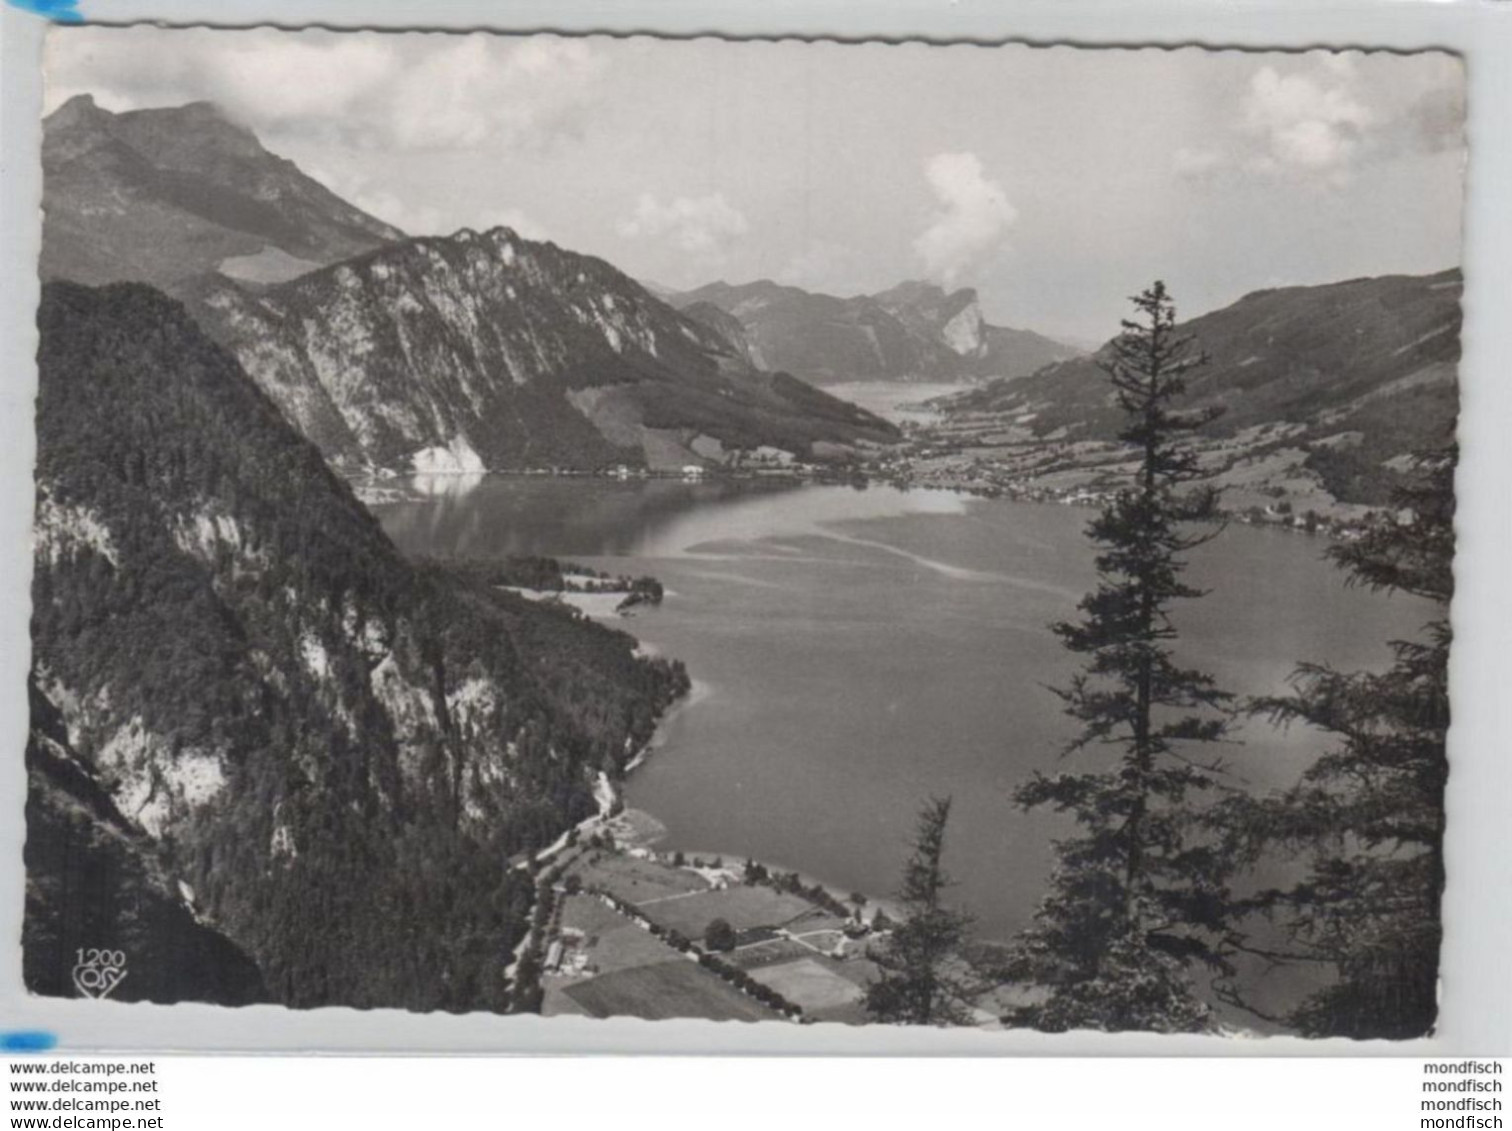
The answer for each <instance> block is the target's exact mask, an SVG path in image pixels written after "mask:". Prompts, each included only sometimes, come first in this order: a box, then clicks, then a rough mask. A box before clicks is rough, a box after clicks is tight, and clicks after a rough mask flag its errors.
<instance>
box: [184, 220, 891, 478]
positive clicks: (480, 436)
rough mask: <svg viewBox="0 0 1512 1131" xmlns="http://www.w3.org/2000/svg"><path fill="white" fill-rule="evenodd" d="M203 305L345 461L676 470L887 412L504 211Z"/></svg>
mask: <svg viewBox="0 0 1512 1131" xmlns="http://www.w3.org/2000/svg"><path fill="white" fill-rule="evenodd" d="M195 309H196V311H197V312H198V313H199V315H200V317H201V319H202V321H203V322H204V323H205V325H206V326H207V328H208V329H209V330H210V331H211V332H212V333H213V334H214V335H215V336H216V337H217V338H218V339H219V340H220V341H221V342H223V343H224V344H225V345H226V346H227V347H228V348H230V349H231V350H232V351H233V352H235V353H236V355H237V356H238V358H239V359H240V360H241V362H242V364H243V366H245V368H246V369H247V371H248V373H250V374H251V376H252V377H253V379H254V380H256V381H257V382H258V384H259V385H260V386H261V387H262V388H263V390H264V391H265V392H266V393H267V394H268V395H269V396H270V397H271V398H272V399H273V400H274V401H275V402H276V403H277V404H278V405H279V406H280V407H281V408H282V409H283V411H284V412H285V414H286V415H287V416H288V417H289V419H290V420H292V421H293V422H294V423H295V424H296V426H297V427H299V428H300V430H301V431H303V432H304V434H305V435H307V436H309V437H310V438H311V439H312V440H314V441H315V443H316V444H317V445H319V446H320V448H321V450H322V451H323V452H324V453H325V454H326V456H327V458H328V459H330V460H331V462H332V463H333V465H334V466H337V467H339V468H342V469H343V470H348V471H361V470H371V469H389V470H392V471H401V472H404V471H482V470H485V469H488V470H499V469H528V468H571V469H579V470H596V469H604V468H612V467H615V466H618V465H628V466H631V467H648V468H652V469H678V468H682V467H686V466H688V465H694V466H699V467H703V466H720V465H726V464H730V463H734V462H738V461H740V460H741V459H742V458H744V457H745V456H746V455H747V454H748V453H751V452H754V451H756V450H758V449H770V450H778V451H782V452H787V453H791V454H792V455H796V456H800V457H802V458H805V459H817V460H823V459H826V458H834V457H836V456H840V455H843V454H844V453H845V452H846V451H847V450H848V449H849V447H850V446H851V445H855V444H857V443H872V444H877V443H887V442H890V441H891V440H893V439H895V438H896V432H895V430H894V429H893V428H892V426H891V425H888V424H886V423H885V422H883V421H881V420H880V419H878V418H876V417H874V416H872V415H870V414H869V413H866V412H864V411H862V410H861V409H858V408H856V407H855V406H853V405H849V404H846V403H844V402H842V401H838V400H835V399H834V398H832V397H829V396H827V395H826V394H824V393H822V392H819V391H817V390H815V389H812V388H810V387H808V386H807V385H805V384H803V383H802V382H800V381H798V380H796V379H794V378H792V377H789V376H787V375H786V374H782V373H775V374H774V373H764V372H761V371H759V370H757V369H755V368H753V366H752V364H751V362H750V360H748V357H749V355H748V354H747V352H746V351H745V350H744V349H743V348H742V347H743V343H732V342H731V341H730V340H729V339H728V338H726V337H725V336H724V335H723V334H721V333H720V332H719V331H718V329H711V328H710V327H709V326H706V325H704V324H702V323H700V322H698V321H696V320H694V319H693V318H690V317H687V316H685V315H683V314H681V313H679V312H678V311H676V310H675V309H673V308H672V307H670V306H668V305H667V304H665V303H663V302H662V301H661V300H659V299H657V298H655V297H654V296H653V295H651V294H650V293H649V292H648V291H646V290H645V288H643V287H642V286H641V285H640V284H638V283H636V282H635V281H634V280H633V279H630V278H629V277H628V276H626V275H624V274H623V273H622V272H620V271H619V270H617V269H616V268H614V267H613V266H611V265H610V264H608V263H605V262H604V261H603V260H600V259H595V258H593V257H591V256H586V255H579V254H577V253H575V252H571V251H566V250H564V249H562V248H559V247H557V246H556V245H555V244H552V243H540V242H536V241H532V240H526V239H523V238H521V237H520V236H519V235H517V234H516V233H515V232H513V231H511V230H510V229H507V228H495V229H493V230H491V231H488V232H484V233H477V232H473V231H470V230H463V231H461V232H458V233H456V234H455V235H454V236H451V237H445V238H426V239H417V240H409V241H405V242H402V243H398V244H394V245H391V246H388V247H385V248H382V249H380V250H378V251H375V252H371V253H369V254H367V255H363V256H358V257H356V258H354V259H351V260H347V261H345V262H343V263H340V264H337V265H335V266H333V267H329V268H325V269H323V270H320V271H315V272H311V273H309V274H307V275H304V276H301V277H300V278H298V279H295V280H292V281H290V282H287V283H284V284H281V285H278V286H273V287H269V288H265V289H263V290H261V291H259V292H258V293H251V292H249V291H247V290H246V289H244V288H242V287H239V286H236V285H234V284H230V283H225V282H219V283H209V284H207V285H206V286H205V287H204V288H203V289H201V290H200V291H199V293H198V294H197V296H196V301H195Z"/></svg>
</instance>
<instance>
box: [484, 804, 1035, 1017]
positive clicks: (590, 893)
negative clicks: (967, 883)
mask: <svg viewBox="0 0 1512 1131" xmlns="http://www.w3.org/2000/svg"><path fill="white" fill-rule="evenodd" d="M600 790H601V792H600V806H601V809H602V810H603V812H602V814H601V815H600V816H598V817H594V818H590V819H589V820H588V821H585V822H584V823H583V824H582V825H580V826H578V827H577V828H576V829H574V830H572V832H570V833H568V834H567V836H566V837H564V838H563V839H562V841H560V842H559V843H558V844H557V845H554V846H552V847H551V848H549V849H546V850H545V851H543V852H542V853H540V854H538V855H537V856H536V857H535V858H534V859H532V858H530V857H529V856H528V855H527V856H525V857H524V858H521V859H517V860H516V861H515V863H516V864H517V866H520V867H529V868H533V869H536V904H535V908H534V912H533V915H532V919H531V924H530V929H529V932H528V934H527V935H526V937H525V938H524V939H523V940H522V941H521V943H520V945H519V947H518V949H517V950H516V952H515V955H514V960H513V962H512V963H511V965H510V967H509V969H508V970H507V971H506V977H508V978H509V979H510V984H511V987H512V994H511V997H512V1003H513V1004H512V1011H513V1012H524V1013H540V1014H543V1015H545V1016H548V1017H555V1016H579V1017H597V1018H602V1017H619V1016H629V1017H639V1018H643V1019H646V1020H662V1019H665V1018H673V1017H680V1018H702V1019H706V1020H712V1021H770V1020H773V1019H785V1020H788V1021H790V1022H794V1023H800V1024H803V1023H811V1022H817V1021H826V1022H838V1023H843V1024H862V1023H864V1022H866V1021H868V1020H870V1018H869V1017H868V1015H867V1012H866V1007H865V996H866V987H867V986H868V985H869V984H870V983H871V982H872V981H873V980H874V979H875V978H876V977H877V973H878V966H877V963H876V962H875V961H874V960H873V957H872V955H873V953H874V948H875V947H877V946H878V945H879V944H880V943H881V942H882V940H884V939H885V938H886V937H887V935H888V933H889V931H890V929H891V926H892V924H893V923H894V922H895V921H897V919H898V917H899V914H900V913H899V912H898V911H897V909H896V908H892V910H891V913H889V908H888V906H887V905H885V904H882V903H879V902H877V901H875V900H872V899H868V898H867V897H866V896H865V895H863V894H861V893H860V892H852V893H849V894H842V893H840V892H837V891H834V890H832V889H830V888H827V887H826V886H824V885H823V884H821V883H817V882H813V881H811V880H808V879H807V878H805V877H802V876H800V875H798V874H797V873H794V872H783V871H781V870H779V869H775V868H771V867H769V866H767V865H765V864H762V863H759V862H757V861H754V860H742V859H736V858H730V857H721V856H694V855H687V854H684V853H683V852H664V851H658V850H657V848H656V847H655V845H656V843H657V842H658V841H659V840H660V839H661V838H662V837H663V836H664V835H665V829H663V828H662V826H661V825H660V824H659V823H658V822H657V821H656V820H655V818H653V817H651V816H650V815H649V814H646V813H643V812H640V811H639V810H625V809H623V807H622V804H621V803H620V802H619V800H618V797H617V794H616V793H615V791H614V789H613V787H612V786H610V785H609V784H608V783H607V781H603V782H601V787H600ZM1011 1005H1012V1003H1011V1002H1006V1001H1005V1002H1001V1003H999V1002H996V1001H995V1000H994V1001H985V1000H984V1001H981V1002H978V1003H975V1013H976V1015H977V1018H978V1023H979V1024H981V1025H983V1026H988V1027H996V1026H998V1025H999V1024H1000V1020H999V1019H1000V1017H1001V1016H1002V1014H1003V1012H1005V1010H1006V1009H1007V1008H1009V1007H1011Z"/></svg>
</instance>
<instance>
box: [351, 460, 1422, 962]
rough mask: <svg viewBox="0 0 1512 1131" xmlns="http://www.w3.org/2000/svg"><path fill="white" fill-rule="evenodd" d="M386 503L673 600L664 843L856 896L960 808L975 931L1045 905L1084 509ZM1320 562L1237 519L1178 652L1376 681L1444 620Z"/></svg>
mask: <svg viewBox="0 0 1512 1131" xmlns="http://www.w3.org/2000/svg"><path fill="white" fill-rule="evenodd" d="M421 485H422V486H425V487H426V488H427V489H428V490H429V496H428V497H426V498H424V499H423V500H420V501H411V502H404V503H393V504H386V505H383V506H379V507H375V508H374V509H375V511H376V512H377V513H378V515H379V517H380V519H381V520H382V522H383V525H384V527H385V529H387V530H388V532H389V534H390V535H391V536H392V537H393V538H394V540H395V541H396V542H397V543H398V544H399V545H400V547H401V548H403V549H404V550H405V551H406V552H411V553H426V554H439V555H463V556H469V557H493V556H503V555H509V554H545V555H551V556H555V557H561V558H567V559H571V560H573V561H577V562H581V563H583V564H586V565H591V566H593V567H595V568H598V569H604V570H607V571H610V572H613V573H634V574H642V573H650V574H654V575H655V576H656V577H658V578H660V579H661V580H662V582H663V583H664V584H665V585H666V587H667V590H668V593H667V598H666V601H665V603H664V604H663V605H662V606H661V607H660V608H656V609H647V610H638V611H637V613H636V615H635V616H634V617H632V618H629V619H623V620H621V619H616V623H617V624H619V625H620V626H621V627H623V628H625V629H626V630H628V631H630V632H632V633H633V634H635V635H636V636H638V637H640V638H641V639H642V640H644V641H645V642H647V643H648V644H649V645H651V646H653V647H654V648H655V649H657V650H658V651H661V652H663V653H665V654H668V655H671V656H676V657H678V658H680V659H682V660H683V661H684V662H686V664H687V666H688V670H689V672H690V674H691V675H692V676H693V678H694V680H695V681H696V684H697V689H698V690H697V694H696V695H695V697H694V699H693V701H692V702H691V703H689V704H687V705H686V706H684V707H683V708H681V709H679V710H678V711H677V712H676V713H675V714H674V715H673V717H672V718H671V719H670V720H669V721H668V723H667V724H666V726H665V727H664V728H663V733H662V735H661V737H660V745H659V747H658V748H657V749H656V751H655V753H654V755H653V756H652V757H651V758H650V759H649V760H648V761H647V762H646V763H645V764H644V765H643V766H642V767H641V768H640V769H638V770H637V771H636V772H635V773H634V774H633V775H632V778H631V780H630V782H629V783H628V788H627V801H628V803H629V804H630V805H631V806H634V807H637V808H641V809H645V810H647V811H649V812H650V813H652V814H654V815H655V816H656V817H657V818H659V819H660V820H661V821H662V822H663V823H665V824H666V826H667V827H668V830H669V837H668V840H667V842H666V844H665V847H667V848H674V847H681V848H685V849H689V850H696V851H708V852H713V851H719V852H723V853H725V854H727V855H730V854H732V855H740V856H746V855H750V856H754V857H756V858H758V859H762V860H766V861H769V862H772V863H776V864H780V865H783V866H785V867H787V868H790V869H795V870H798V871H802V872H804V873H807V874H810V875H814V876H818V877H821V878H823V879H825V880H826V881H828V882H830V883H832V884H835V885H837V886H843V887H846V888H854V889H859V890H861V891H865V892H871V893H876V894H886V893H889V892H891V891H892V890H893V889H894V887H895V886H896V882H897V876H898V872H899V868H900V866H901V864H902V862H903V859H904V857H905V855H906V853H907V850H908V842H909V839H910V833H911V830H912V827H913V824H914V820H915V815H916V813H917V810H918V808H919V806H920V804H921V803H922V802H923V801H924V800H925V799H926V798H927V797H929V796H930V795H932V794H936V795H946V794H948V795H950V796H951V797H953V798H954V802H955V807H954V810H953V812H952V816H951V822H950V827H949V832H948V846H947V864H948V866H949V868H950V870H951V871H952V872H953V873H954V874H955V876H956V877H957V878H958V879H959V881H960V886H959V888H958V889H957V895H958V897H959V900H960V902H962V903H964V904H966V905H967V906H969V908H970V909H971V911H972V912H974V913H975V915H976V916H977V918H978V921H979V929H980V933H981V934H983V935H984V936H987V937H1006V936H1007V935H1008V934H1010V933H1011V932H1012V931H1013V930H1015V929H1016V928H1017V927H1019V926H1021V925H1022V924H1023V923H1024V922H1025V920H1026V918H1027V917H1028V915H1030V914H1031V913H1032V911H1033V908H1034V906H1035V903H1036V901H1037V900H1038V898H1039V896H1040V894H1041V891H1042V888H1043V883H1044V879H1045V875H1046V871H1047V868H1048V865H1049V862H1050V850H1049V840H1050V838H1051V837H1052V836H1054V835H1058V834H1060V833H1063V832H1065V831H1067V829H1068V826H1067V825H1066V824H1064V823H1063V822H1062V820H1061V819H1059V818H1057V817H1055V816H1053V815H1047V814H1040V813H1035V814H1029V815H1026V814H1023V813H1020V812H1018V811H1016V810H1015V809H1014V808H1013V807H1012V805H1011V804H1010V802H1009V794H1010V791H1011V790H1012V789H1013V787H1014V785H1015V784H1016V783H1018V782H1021V781H1023V780H1024V779H1025V778H1026V777H1028V776H1029V775H1030V774H1031V773H1033V772H1034V771H1036V770H1045V771H1054V770H1056V769H1057V768H1058V767H1063V766H1072V765H1077V764H1085V762H1084V759H1085V757H1086V756H1085V755H1072V756H1071V760H1070V761H1063V760H1062V759H1061V757H1060V750H1061V748H1062V747H1063V745H1064V744H1065V742H1066V740H1067V739H1068V738H1070V737H1071V735H1072V734H1073V732H1074V725H1073V724H1072V723H1071V721H1070V720H1068V719H1066V718H1065V717H1064V716H1063V715H1062V714H1061V713H1060V703H1059V700H1058V699H1057V698H1056V697H1055V696H1054V695H1053V694H1052V693H1051V692H1050V691H1049V690H1048V687H1050V686H1055V685H1059V684H1062V683H1064V681H1065V680H1066V678H1067V677H1068V675H1069V674H1070V673H1071V672H1072V671H1074V670H1075V668H1076V657H1073V656H1071V655H1070V654H1069V653H1066V652H1065V651H1064V649H1062V648H1061V647H1060V645H1059V643H1058V641H1057V639H1056V638H1055V637H1054V636H1053V635H1052V634H1051V633H1050V631H1049V629H1048V628H1047V625H1048V624H1049V623H1050V622H1052V621H1054V620H1058V619H1064V618H1071V617H1074V616H1075V615H1076V603H1077V601H1078V600H1079V599H1080V598H1081V596H1082V594H1083V593H1084V592H1085V591H1086V590H1087V589H1089V588H1090V587H1091V586H1092V584H1093V582H1094V574H1093V569H1092V563H1091V558H1092V555H1091V551H1090V549H1089V546H1088V544H1087V542H1086V539H1085V537H1084V534H1083V529H1084V527H1085V525H1086V523H1087V521H1088V520H1089V519H1090V518H1091V517H1092V514H1093V512H1092V511H1090V510H1085V509H1080V508H1074V507H1066V506H1055V505H1034V504H1024V503H1011V502H1006V501H997V500H981V499H973V498H969V497H966V496H961V495H957V494H954V493H951V492H945V491H932V490H913V491H902V490H898V489H895V488H891V487H879V486H872V487H869V488H866V489H855V488H852V487H845V486H821V485H811V484H798V483H793V482H786V481H781V482H778V481H762V480H744V481H732V480H711V481H708V482H683V481H676V480H665V479H658V480H643V481H629V482H623V483H621V482H615V481H609V480H602V479H587V478H563V479H531V478H517V477H503V476H487V477H483V478H481V479H473V480H460V479H455V478H453V479H448V480H433V481H429V482H428V483H424V484H421ZM1325 545H1326V543H1325V542H1324V541H1323V540H1322V539H1318V538H1312V537H1309V536H1306V535H1303V534H1299V533H1289V532H1285V531H1280V530H1274V529H1263V528H1253V527H1247V526H1236V527H1234V528H1231V529H1230V530H1228V531H1226V532H1225V533H1224V534H1223V535H1222V536H1221V537H1220V538H1219V539H1217V540H1216V541H1214V542H1213V543H1210V544H1209V545H1207V546H1205V547H1203V548H1202V549H1201V550H1200V551H1198V552H1197V553H1196V554H1195V555H1194V561H1193V564H1192V569H1191V577H1192V579H1193V580H1194V581H1195V582H1196V583H1197V584H1199V585H1203V586H1207V587H1210V588H1211V589H1212V593H1211V595H1210V596H1208V597H1206V598H1204V599H1202V600H1200V601H1195V602H1189V603H1187V604H1186V605H1185V607H1183V608H1181V609H1180V610H1179V612H1178V616H1177V624H1178V627H1179V628H1180V629H1181V631H1182V637H1181V642H1180V649H1179V651H1180V654H1181V658H1183V659H1184V660H1186V661H1189V662H1191V663H1192V664H1195V665H1197V666H1199V667H1201V668H1203V669H1205V670H1207V671H1209V672H1211V673H1212V674H1213V675H1215V676H1216V677H1217V678H1218V679H1219V681H1220V683H1221V684H1222V685H1223V686H1225V687H1227V688H1228V689H1230V690H1232V691H1236V692H1239V693H1242V694H1263V693H1270V692H1279V691H1281V690H1283V689H1284V687H1285V681H1286V678H1287V675H1288V673H1290V672H1291V671H1292V670H1293V669H1294V667H1295V666H1296V664H1297V662H1298V661H1299V660H1304V659H1305V660H1314V661H1326V662H1331V663H1333V664H1336V665H1339V666H1341V667H1347V668H1355V667H1366V666H1377V667H1383V666H1385V665H1386V664H1387V663H1389V662H1390V653H1389V650H1388V648H1387V645H1386V642H1387V641H1388V640H1389V639H1393V638H1399V637H1408V636H1413V635H1415V634H1416V633H1417V631H1418V629H1419V628H1420V627H1421V626H1422V624H1424V623H1425V622H1426V621H1427V620H1428V619H1430V617H1431V615H1432V610H1431V609H1429V608H1428V607H1427V606H1426V605H1424V604H1423V603H1421V602H1418V601H1416V600H1413V599H1405V598H1387V597H1382V596H1379V595H1373V594H1370V593H1367V592H1364V591H1362V590H1359V589H1349V588H1346V587H1345V584H1344V576H1343V575H1342V574H1341V573H1340V572H1339V571H1338V570H1337V569H1335V568H1334V567H1332V566H1331V565H1329V564H1327V563H1326V562H1325V561H1323V560H1322V553H1323V550H1324V548H1325ZM1242 737H1243V739H1244V743H1243V745H1236V746H1234V747H1232V748H1231V749H1230V750H1229V752H1228V759H1229V761H1230V763H1231V765H1232V769H1233V772H1234V774H1235V779H1236V780H1239V781H1243V782H1247V783H1249V784H1251V785H1252V786H1253V787H1255V788H1263V787H1267V786H1276V785H1283V784H1287V783H1290V782H1291V781H1293V780H1294V779H1295V777H1296V774H1297V771H1298V769H1299V768H1300V767H1301V766H1302V765H1304V764H1305V762H1306V760H1307V758H1308V756H1309V755H1310V754H1311V753H1313V752H1315V751H1317V750H1318V749H1319V748H1320V745H1321V741H1322V740H1321V739H1320V737H1319V736H1318V735H1316V734H1312V733H1309V732H1307V731H1305V730H1302V729H1295V728H1294V729H1293V730H1291V731H1289V732H1283V731H1278V730H1275V729H1273V728H1271V727H1270V726H1269V725H1266V724H1264V723H1262V722H1256V723H1252V724H1250V725H1248V726H1247V727H1246V728H1245V731H1244V733H1243V735H1242Z"/></svg>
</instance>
